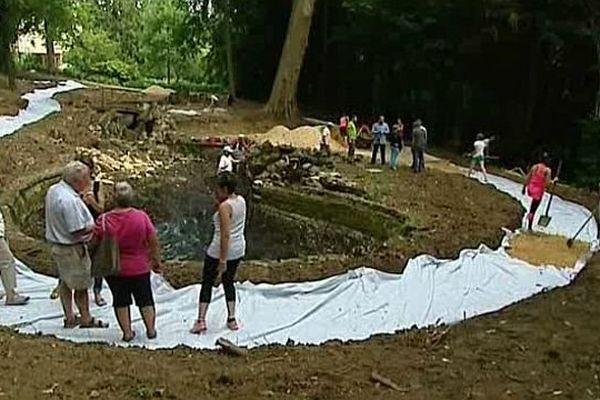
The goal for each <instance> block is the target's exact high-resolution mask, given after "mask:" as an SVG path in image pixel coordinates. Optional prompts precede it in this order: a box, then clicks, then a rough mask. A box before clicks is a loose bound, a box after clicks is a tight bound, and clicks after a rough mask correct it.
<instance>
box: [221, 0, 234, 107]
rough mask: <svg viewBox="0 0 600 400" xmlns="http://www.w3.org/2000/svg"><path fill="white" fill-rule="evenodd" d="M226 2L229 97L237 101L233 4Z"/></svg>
mask: <svg viewBox="0 0 600 400" xmlns="http://www.w3.org/2000/svg"><path fill="white" fill-rule="evenodd" d="M224 1H225V4H224V5H225V9H224V10H223V11H224V16H225V26H224V28H225V53H226V56H227V80H228V83H229V97H230V99H231V100H235V97H236V85H235V68H234V64H233V42H232V38H231V3H230V1H229V0H224Z"/></svg>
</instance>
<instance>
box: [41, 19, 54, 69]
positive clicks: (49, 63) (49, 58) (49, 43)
mask: <svg viewBox="0 0 600 400" xmlns="http://www.w3.org/2000/svg"><path fill="white" fill-rule="evenodd" d="M49 25H50V24H49V23H48V20H47V19H46V20H44V36H45V38H46V68H48V72H50V73H54V72H56V57H55V54H54V37H53V36H52V31H51V30H50V27H49Z"/></svg>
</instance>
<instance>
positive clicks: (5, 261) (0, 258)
mask: <svg viewBox="0 0 600 400" xmlns="http://www.w3.org/2000/svg"><path fill="white" fill-rule="evenodd" d="M14 262H15V258H14V257H13V255H12V253H11V252H10V248H9V247H8V243H6V240H5V239H4V238H0V267H3V266H7V265H11V264H12V263H14ZM0 269H1V268H0Z"/></svg>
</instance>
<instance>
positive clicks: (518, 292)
mask: <svg viewBox="0 0 600 400" xmlns="http://www.w3.org/2000/svg"><path fill="white" fill-rule="evenodd" d="M490 180H491V184H493V185H494V186H495V187H496V188H498V190H500V191H502V192H505V193H507V194H509V195H511V196H513V197H514V198H516V199H523V196H521V194H520V190H521V186H520V185H518V184H516V183H513V182H511V181H509V180H506V179H503V178H497V177H491V178H490ZM523 204H525V200H524V199H523ZM552 216H553V220H552V224H551V225H550V227H549V231H551V232H554V233H558V234H561V235H566V236H569V235H571V234H572V233H574V232H575V231H576V230H577V228H578V227H579V226H580V225H581V223H582V222H583V221H584V220H585V219H586V218H587V216H589V212H588V211H587V210H585V209H584V208H583V207H581V206H579V205H576V204H573V203H569V202H566V201H563V200H561V199H558V198H555V203H554V206H553V211H552ZM596 235H597V226H596V223H595V221H592V222H591V223H590V225H589V227H588V228H587V229H586V230H585V231H584V232H583V234H582V237H581V238H582V239H583V240H586V241H588V242H590V243H591V242H593V241H594V240H595V238H596ZM588 256H589V255H588ZM585 262H586V259H582V260H580V261H579V262H578V263H577V265H575V266H573V268H570V269H557V268H554V267H551V266H548V267H543V268H538V267H533V266H530V265H528V264H526V263H525V262H522V261H519V260H515V259H511V258H510V257H509V256H508V255H507V254H506V253H505V251H504V250H503V249H502V248H501V249H498V250H495V251H494V250H490V249H489V248H487V247H485V246H482V247H481V248H479V249H477V250H465V251H463V252H462V253H461V254H460V257H459V258H458V259H456V260H438V259H435V258H433V257H430V256H426V255H424V256H420V257H417V258H415V259H413V260H410V262H409V263H408V265H407V267H406V269H405V271H404V273H403V274H402V275H395V274H388V273H383V272H379V271H376V270H373V269H368V268H362V269H359V270H356V271H351V272H348V273H346V274H343V275H340V276H335V277H332V278H328V279H324V280H321V281H317V282H306V283H288V284H278V285H268V284H258V285H256V284H252V283H249V282H245V283H242V284H239V285H238V286H237V288H238V296H239V303H238V316H239V319H240V324H241V327H242V329H241V330H240V331H239V332H235V333H234V332H229V331H227V329H226V328H225V318H226V312H225V306H224V301H223V297H222V296H223V292H222V290H221V289H215V296H214V298H213V303H212V304H211V309H210V311H209V315H208V321H207V322H208V326H209V330H208V333H206V334H204V335H202V336H194V335H191V334H189V329H190V327H191V326H192V324H193V322H194V320H195V318H196V312H197V308H196V307H197V299H198V292H199V285H194V286H190V287H186V288H182V289H180V290H174V289H173V288H171V287H170V286H169V285H168V283H166V282H165V281H164V280H163V279H162V278H161V277H160V276H154V277H153V285H154V289H155V295H156V302H157V312H158V317H157V326H158V330H159V337H158V339H156V340H154V341H149V340H147V339H146V338H145V337H144V336H143V325H142V323H141V321H140V319H139V317H137V315H138V313H137V311H134V312H133V315H134V316H136V318H137V319H136V320H135V323H134V325H135V329H136V330H137V332H138V338H136V340H134V342H132V343H130V344H127V345H130V346H147V347H149V348H172V347H176V346H178V345H187V346H190V347H193V348H200V349H210V348H214V347H215V340H216V339H217V338H218V337H226V338H228V339H230V340H232V341H233V342H234V343H238V344H239V345H243V346H249V347H255V346H261V345H268V344H274V343H278V344H286V343H288V342H290V341H291V342H295V343H302V344H320V343H323V342H326V341H328V340H334V339H338V340H342V341H347V340H360V339H366V338H368V337H370V336H372V335H374V334H381V333H393V332H396V331H398V330H402V329H407V328H411V327H413V326H417V327H425V326H430V325H434V324H441V323H446V324H449V323H455V322H459V321H461V320H463V319H464V318H470V317H473V316H476V315H481V314H484V313H489V312H493V311H496V310H499V309H501V308H503V307H506V306H508V305H509V304H512V303H515V302H517V301H520V300H523V299H525V298H528V297H531V296H533V295H535V294H537V293H540V292H542V291H545V290H549V289H553V288H556V287H561V286H566V285H568V284H569V283H570V282H571V281H572V280H573V279H574V277H575V276H576V275H577V273H579V272H580V271H581V270H582V268H583V267H584V266H585ZM19 272H20V274H19V285H20V287H21V291H22V292H23V293H27V294H28V295H31V296H32V298H33V300H32V304H31V305H29V306H27V307H25V308H8V307H2V310H1V311H0V324H2V325H8V326H16V327H18V329H19V330H20V331H21V332H26V333H40V332H41V333H44V334H51V335H56V336H57V337H59V338H63V339H68V340H72V341H75V342H95V341H98V342H108V343H116V344H118V345H124V344H123V343H121V342H120V341H119V339H120V333H119V330H118V327H117V326H116V324H115V323H114V317H113V313H112V309H111V308H110V307H105V308H102V309H98V308H94V310H93V313H94V315H95V316H96V317H100V318H103V319H105V320H107V321H110V322H111V324H112V326H111V328H110V329H108V330H82V329H74V330H66V329H63V328H62V319H61V318H62V315H61V310H60V304H59V302H58V301H51V300H49V299H48V295H49V293H50V292H51V290H52V288H53V287H54V285H55V283H56V281H55V280H54V279H52V278H49V277H46V276H42V275H39V274H36V273H34V272H32V271H31V270H30V269H28V268H27V267H25V266H24V265H20V266H19ZM198 273H199V274H200V271H198ZM106 294H107V295H109V293H108V291H106Z"/></svg>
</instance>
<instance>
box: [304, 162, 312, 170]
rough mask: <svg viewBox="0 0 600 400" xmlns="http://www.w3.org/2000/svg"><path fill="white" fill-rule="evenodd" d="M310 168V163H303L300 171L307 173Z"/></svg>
mask: <svg viewBox="0 0 600 400" xmlns="http://www.w3.org/2000/svg"><path fill="white" fill-rule="evenodd" d="M310 167H312V164H311V163H304V164H302V169H304V170H306V171H308V170H309V169H310Z"/></svg>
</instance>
